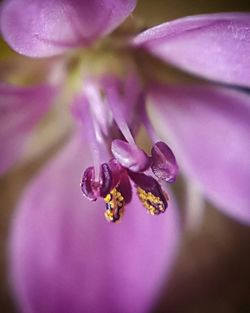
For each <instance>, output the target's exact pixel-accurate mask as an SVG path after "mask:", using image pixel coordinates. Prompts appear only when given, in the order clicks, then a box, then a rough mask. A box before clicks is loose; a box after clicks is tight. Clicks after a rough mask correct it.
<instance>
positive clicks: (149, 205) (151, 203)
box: [136, 187, 167, 215]
mask: <svg viewBox="0 0 250 313" xmlns="http://www.w3.org/2000/svg"><path fill="white" fill-rule="evenodd" d="M136 191H137V195H138V197H139V199H140V201H141V203H142V205H143V206H144V207H145V208H146V209H147V210H148V212H149V213H150V214H151V215H159V214H161V213H164V212H165V211H166V209H167V207H166V206H165V204H164V202H163V201H162V200H161V199H160V197H157V196H155V195H153V194H152V192H147V191H145V190H144V189H142V188H140V187H137V188H136Z"/></svg>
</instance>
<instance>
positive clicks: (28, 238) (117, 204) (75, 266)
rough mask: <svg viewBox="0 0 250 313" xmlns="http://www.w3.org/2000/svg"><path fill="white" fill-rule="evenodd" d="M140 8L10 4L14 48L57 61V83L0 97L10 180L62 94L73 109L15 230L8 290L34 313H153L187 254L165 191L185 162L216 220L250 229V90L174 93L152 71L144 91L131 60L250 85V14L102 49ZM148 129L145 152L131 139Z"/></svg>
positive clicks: (7, 19) (193, 23)
mask: <svg viewBox="0 0 250 313" xmlns="http://www.w3.org/2000/svg"><path fill="white" fill-rule="evenodd" d="M135 5H136V1H131V0H130V1H123V0H120V1H118V0H115V1H114V0H105V1H104V0H103V1H101V0H93V1H80V0H71V1H69V0H64V1H60V0H56V1H48V0H46V1H38V0H33V1H30V0H6V1H5V2H4V3H3V6H2V10H1V30H2V34H3V36H4V38H5V40H6V41H7V42H8V43H9V45H10V46H11V47H12V48H13V49H14V50H15V51H17V52H19V53H21V54H24V55H26V56H30V57H50V56H56V58H55V61H54V66H53V68H55V71H54V72H53V73H54V74H56V75H55V77H56V79H55V80H53V79H52V78H53V77H52V75H51V74H50V73H49V74H48V75H47V77H46V79H45V80H46V84H43V86H35V87H28V88H27V87H26V88H20V87H16V86H7V85H3V86H2V87H1V90H0V92H1V100H0V107H1V115H0V120H1V127H0V135H1V139H2V143H4V146H3V147H4V148H3V153H2V157H1V164H0V168H1V171H2V172H3V171H6V170H7V169H8V168H9V167H10V166H12V165H13V163H14V162H15V161H16V160H17V159H18V158H19V157H20V156H21V152H22V150H23V147H24V144H25V141H26V139H27V138H28V136H29V135H30V133H31V132H32V131H33V129H34V126H35V123H36V122H37V121H38V120H39V119H41V118H42V116H43V115H44V113H45V111H46V110H48V109H49V108H50V107H51V104H52V103H53V102H55V96H56V95H57V98H63V97H62V95H67V96H68V97H69V98H71V102H72V104H73V105H72V107H71V112H72V115H73V117H74V124H75V127H74V129H73V131H72V134H71V137H70V139H69V140H68V143H67V144H66V146H65V147H64V148H63V150H62V151H61V152H59V153H58V155H57V156H56V157H55V158H54V160H52V161H50V163H49V164H48V165H46V166H45V168H44V169H43V170H42V171H41V173H40V174H39V175H38V176H37V177H35V178H34V179H33V181H32V182H31V183H30V185H29V187H28V189H27V191H26V192H25V194H24V196H23V198H22V200H21V201H20V203H19V206H18V210H17V213H16V217H15V221H14V223H13V226H12V233H11V234H12V235H11V242H10V261H11V274H12V281H13V288H14V289H15V293H16V296H17V299H18V302H19V305H20V307H21V310H22V311H23V312H25V313H33V312H36V313H40V312H41V313H45V312H46V313H50V312H51V313H52V312H53V313H55V312H60V313H63V312H69V311H70V312H72V313H74V312H75V313H78V312H83V311H84V312H145V311H148V310H150V308H151V307H152V305H154V302H155V301H156V300H157V297H158V295H159V290H160V287H161V284H162V280H163V279H162V277H163V275H164V277H166V276H168V274H169V272H170V270H171V266H172V264H173V261H174V259H175V256H176V254H177V251H178V244H179V239H180V225H179V217H178V210H177V209H176V202H175V200H174V195H173V194H172V192H171V191H170V190H169V188H168V190H166V184H167V183H173V182H174V181H175V179H176V175H177V173H178V165H179V167H180V169H179V171H180V173H182V174H183V176H184V177H185V179H186V184H187V186H188V185H189V184H195V185H197V186H198V189H199V191H200V193H201V194H202V195H204V197H205V198H207V199H208V200H210V201H211V202H212V203H213V204H215V205H216V206H217V207H218V208H219V209H220V210H222V211H223V212H225V213H226V214H229V215H230V216H232V217H234V218H236V219H237V220H238V221H241V222H243V223H246V224H249V223H250V213H249V212H250V211H249V203H250V196H249V192H248V189H249V179H250V158H249V157H248V153H249V151H250V141H249V133H250V123H249V121H250V96H249V95H248V93H246V92H244V91H242V90H239V89H238V90H237V89H234V90H233V89H232V88H229V87H225V86H224V87H223V86H214V85H212V84H210V86H205V85H204V84H203V85H195V86H183V85H179V86H173V85H167V84H165V83H162V82H157V81H156V79H155V78H154V77H151V76H152V75H153V74H152V75H150V77H148V76H146V75H145V76H144V77H142V80H140V79H139V71H138V66H137V63H136V62H135V55H136V54H137V53H142V54H143V55H146V54H148V53H150V54H152V55H154V56H156V57H159V58H161V59H162V60H164V61H166V62H169V63H172V64H173V65H176V66H178V67H180V68H182V69H185V70H187V71H190V72H192V73H194V74H196V75H199V76H201V77H204V78H208V79H213V80H216V81H219V82H221V83H229V84H232V85H237V86H244V87H249V86H250V72H249V71H248V67H249V63H250V57H249V56H250V53H249V52H250V37H249V36H250V33H249V29H250V15H249V14H241V13H230V14H227V13H224V14H211V15H203V16H194V17H187V18H182V19H179V20H176V21H173V22H168V23H166V24H162V25H159V26H157V27H154V28H151V29H149V30H147V31H145V32H143V33H141V34H139V35H137V36H136V37H133V36H132V37H133V38H131V34H130V35H129V36H125V37H124V34H122V35H121V34H120V35H119V33H117V34H115V35H113V36H112V35H111V36H110V37H108V38H107V41H106V42H105V40H104V41H103V45H101V44H100V45H99V46H98V45H95V43H96V41H97V39H100V38H102V37H105V36H106V35H108V34H109V33H111V32H112V31H113V30H114V29H115V28H116V27H117V26H118V25H119V24H121V23H122V22H123V21H124V20H125V19H126V18H127V17H128V16H129V14H130V13H131V12H132V11H133V9H134V7H135ZM24 8H25V9H24ZM119 36H120V37H119ZM108 40H110V41H108ZM107 46H108V48H109V51H110V54H111V58H110V57H109V59H108V58H105V51H106V50H105V49H106V47H107ZM81 47H84V48H86V49H87V50H83V51H82V50H81V49H80V48H81ZM74 48H78V49H75V50H74ZM91 49H92V50H91ZM98 49H99V51H100V52H101V54H98V53H97V57H96V58H95V55H96V54H95V53H96V51H98ZM86 51H90V52H89V53H88V52H86ZM59 54H60V55H62V54H64V55H65V56H64V57H63V56H60V57H59V56H58V55H59ZM124 55H125V56H124ZM89 56H90V57H89ZM108 60H109V61H108ZM110 60H111V62H110ZM117 60H118V61H120V62H117ZM90 61H91V62H92V63H91V66H89V63H90ZM100 61H101V62H100ZM98 62H100V63H101V65H99V67H98V69H95V66H96V64H97V63H98ZM58 64H59V65H60V66H59V70H58V68H57V65H58ZM98 64H99V63H98ZM117 64H118V65H117ZM144 65H145V64H144ZM86 73H87V74H86ZM58 74H60V75H58ZM58 76H59V79H58ZM50 81H55V82H56V85H57V87H54V85H55V83H54V84H53V85H52V84H51V83H50ZM142 81H143V83H142ZM58 90H59V92H58ZM69 91H70V92H69ZM60 93H61V94H62V95H61V94H60ZM68 94H70V96H69V95H68ZM59 95H60V97H59ZM6 100H7V101H6ZM8 100H9V101H8ZM27 101H28V103H27ZM57 101H58V100H57ZM6 103H7V104H6ZM26 106H28V108H29V109H28V110H27V109H26ZM2 108H3V109H2ZM12 108H13V110H12ZM10 121H11V122H12V123H10ZM142 125H143V126H144V128H145V129H146V132H147V134H148V136H149V138H150V139H151V141H152V147H151V152H150V153H146V152H145V151H144V150H142V149H141V148H140V147H139V146H138V144H137V142H136V135H137V133H138V131H139V129H140V127H141V126H142ZM63 126H64V125H61V127H63ZM2 128H5V129H3V131H2ZM6 129H7V130H8V129H9V130H8V131H6ZM158 136H159V137H158ZM12 140H13V142H14V146H15V149H13V145H12V144H11V141H12ZM166 142H168V143H170V144H171V147H172V149H170V148H169V146H168V145H167V144H166ZM175 156H176V157H175ZM176 160H177V161H178V165H177V161H176ZM82 173H83V176H82V183H81V189H82V192H83V194H84V196H85V197H83V196H82V193H81V192H80V190H79V181H80V179H81V175H82ZM167 193H169V196H168V195H167ZM90 201H94V202H90ZM168 206H169V207H168ZM144 207H145V208H144ZM167 207H168V209H167ZM145 209H146V210H147V211H148V212H149V213H150V214H146V210H145ZM166 209H167V211H166ZM103 211H105V216H106V218H107V220H108V221H111V222H117V221H120V220H121V217H122V215H123V214H124V217H123V218H122V221H121V223H119V225H110V224H109V223H107V222H106V221H105V220H104V219H103ZM165 211H166V213H165V214H160V213H164V212H165ZM159 214H160V216H158V217H157V216H151V215H159Z"/></svg>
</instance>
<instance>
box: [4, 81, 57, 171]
mask: <svg viewBox="0 0 250 313" xmlns="http://www.w3.org/2000/svg"><path fill="white" fill-rule="evenodd" d="M55 94H56V89H55V88H54V87H52V86H48V85H40V86H36V87H28V88H25V87H17V86H13V85H5V84H0V143H1V158H0V174H3V173H4V172H5V171H6V170H8V169H9V167H11V166H12V165H13V164H14V163H15V161H17V159H18V158H19V157H20V156H21V154H22V153H23V152H24V151H23V148H24V143H25V142H26V140H27V138H28V136H29V135H30V134H31V131H32V130H33V128H34V127H35V126H36V124H37V123H38V122H39V120H40V119H41V118H42V117H43V116H44V114H45V113H46V112H47V111H48V109H49V107H50V106H51V104H52V103H53V100H54V97H55Z"/></svg>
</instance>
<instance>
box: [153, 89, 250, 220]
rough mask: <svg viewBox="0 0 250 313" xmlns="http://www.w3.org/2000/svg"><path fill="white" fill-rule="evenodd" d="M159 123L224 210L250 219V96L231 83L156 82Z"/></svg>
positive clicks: (155, 112)
mask: <svg viewBox="0 0 250 313" xmlns="http://www.w3.org/2000/svg"><path fill="white" fill-rule="evenodd" d="M149 94H150V99H151V102H152V103H153V104H154V106H152V107H150V108H151V110H152V114H153V115H154V118H155V121H156V122H155V127H156V129H157V130H158V131H159V132H160V133H161V135H162V138H163V140H165V141H166V140H168V141H170V142H171V144H172V148H173V151H174V153H175V155H176V158H177V160H178V162H179V164H180V166H181V170H183V171H184V172H185V173H186V175H187V177H189V178H191V179H193V180H195V181H196V182H197V183H198V184H199V185H200V188H201V189H202V190H203V192H204V194H205V195H206V196H207V197H208V198H209V200H211V201H212V202H213V203H214V204H215V205H216V206H218V208H220V209H221V210H222V211H223V212H224V213H226V214H228V215H230V216H231V217H234V218H236V219H237V220H239V221H241V222H243V223H248V224H249V223H250V193H249V186H250V185H249V182H250V156H249V151H250V96H249V95H248V94H246V93H243V92H238V91H233V90H230V89H227V88H219V87H204V86H190V87H188V86H163V85H155V86H152V88H151V90H150V91H149Z"/></svg>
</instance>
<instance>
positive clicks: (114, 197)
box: [104, 188, 125, 223]
mask: <svg viewBox="0 0 250 313" xmlns="http://www.w3.org/2000/svg"><path fill="white" fill-rule="evenodd" d="M104 201H105V202H106V212H105V214H104V215H105V217H106V219H107V220H108V221H109V222H112V223H116V222H118V221H119V220H120V218H121V217H122V216H123V214H124V205H125V199H124V197H123V195H122V194H121V192H120V191H119V190H118V189H117V188H113V189H112V190H111V191H110V193H108V194H107V195H106V197H105V198H104Z"/></svg>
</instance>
